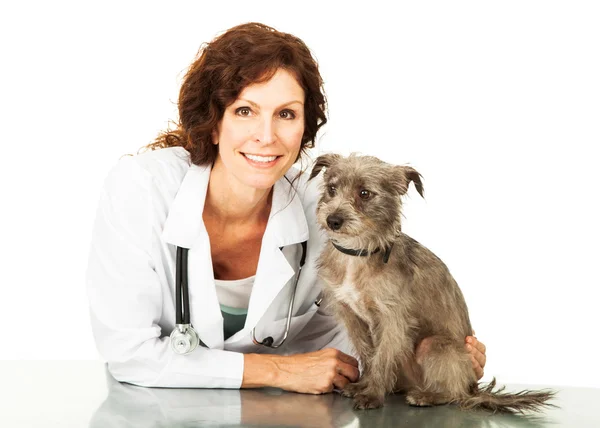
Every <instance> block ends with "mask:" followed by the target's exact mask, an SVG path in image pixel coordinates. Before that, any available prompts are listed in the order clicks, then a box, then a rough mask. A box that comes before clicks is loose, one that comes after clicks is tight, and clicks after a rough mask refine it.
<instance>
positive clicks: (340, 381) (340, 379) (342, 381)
mask: <svg viewBox="0 0 600 428" xmlns="http://www.w3.org/2000/svg"><path fill="white" fill-rule="evenodd" d="M349 383H350V381H349V380H348V378H347V377H345V376H342V375H339V374H338V375H335V376H334V378H333V386H334V387H335V388H336V389H339V390H342V389H344V388H345V387H346V385H348V384H349Z"/></svg>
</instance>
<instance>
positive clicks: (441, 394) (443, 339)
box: [309, 154, 554, 412]
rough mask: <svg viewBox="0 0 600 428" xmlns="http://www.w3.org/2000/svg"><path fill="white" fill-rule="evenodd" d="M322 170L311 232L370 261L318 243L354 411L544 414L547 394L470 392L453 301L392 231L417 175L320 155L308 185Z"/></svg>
mask: <svg viewBox="0 0 600 428" xmlns="http://www.w3.org/2000/svg"><path fill="white" fill-rule="evenodd" d="M324 168H325V173H324V177H323V189H322V195H321V197H320V199H319V202H318V206H317V220H318V222H319V224H320V226H321V227H322V228H323V229H324V230H325V231H326V232H327V234H328V236H329V238H330V240H331V241H333V242H335V244H337V245H338V246H340V247H343V248H346V249H353V250H366V251H368V252H369V253H372V254H369V255H365V256H355V255H348V254H345V253H343V252H341V251H339V250H338V249H336V248H335V247H334V246H333V244H332V243H328V244H327V245H326V247H325V249H324V251H323V252H322V254H321V256H320V259H319V275H320V276H321V277H322V278H323V280H324V282H325V286H324V301H325V302H327V304H328V306H329V307H330V308H331V310H332V312H333V313H334V315H335V316H336V317H337V319H338V320H340V321H341V322H343V323H344V324H345V326H346V328H347V331H348V333H349V335H350V339H351V341H352V343H353V345H354V347H355V349H356V351H357V353H358V355H359V358H360V360H361V363H362V375H361V378H360V380H359V381H358V382H356V383H351V384H349V385H348V386H347V387H346V388H345V389H344V391H343V394H344V395H345V396H348V397H354V402H355V407H357V408H363V409H364V408H376V407H380V406H382V405H383V402H384V397H385V394H386V393H391V392H398V391H402V392H405V393H406V400H407V402H408V403H409V404H411V405H416V406H431V405H437V404H445V403H457V404H460V405H461V406H462V407H463V408H474V407H482V408H486V409H489V410H492V411H507V412H514V411H516V412H522V411H523V410H538V409H539V408H540V407H541V406H544V405H548V404H547V403H546V401H547V400H548V399H549V398H551V397H552V396H553V394H554V393H553V392H552V391H541V392H532V391H522V392H520V393H516V394H504V393H502V394H500V391H497V392H493V388H494V385H495V379H494V380H493V381H492V382H491V383H490V384H489V385H487V386H486V387H485V388H482V387H481V385H479V384H478V382H477V379H476V376H475V373H474V370H473V367H472V363H471V359H470V355H469V353H468V352H467V351H466V349H465V338H466V336H469V335H472V328H471V323H470V321H469V314H468V310H467V305H466V303H465V300H464V298H463V295H462V292H461V291H460V289H459V287H458V285H457V283H456V281H455V280H454V279H453V278H452V275H450V272H449V271H448V268H447V267H446V265H445V264H444V263H443V262H442V261H441V260H440V259H439V258H437V257H436V256H435V255H434V254H433V253H432V252H431V251H429V250H428V249H427V248H425V247H423V246H422V245H420V244H419V243H418V242H417V241H415V240H414V239H412V238H410V237H409V236H407V235H405V234H404V233H402V232H401V231H400V220H401V207H402V204H401V196H402V195H404V194H405V193H406V192H407V190H408V186H409V184H410V182H413V183H414V185H415V187H416V189H417V191H418V192H419V194H421V196H423V185H422V183H421V175H420V174H419V173H418V172H417V171H416V170H414V169H413V168H411V167H407V166H394V165H390V164H387V163H385V162H383V161H381V160H379V159H377V158H375V157H372V156H356V155H354V154H353V155H350V156H349V157H347V158H345V157H342V156H340V155H337V154H327V155H323V156H320V157H319V158H317V160H316V163H315V165H314V167H313V170H312V172H311V175H310V178H309V180H310V179H313V178H314V177H316V176H317V175H318V174H319V173H320V172H321V170H323V169H324ZM365 190H366V191H368V192H366V193H365V192H364V191H365ZM361 192H362V196H361ZM334 229H337V230H334ZM375 251H376V252H375ZM373 252H374V253H373ZM386 253H387V254H386ZM386 256H389V260H387V261H386ZM424 339H425V340H424Z"/></svg>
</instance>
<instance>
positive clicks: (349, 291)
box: [332, 263, 365, 313]
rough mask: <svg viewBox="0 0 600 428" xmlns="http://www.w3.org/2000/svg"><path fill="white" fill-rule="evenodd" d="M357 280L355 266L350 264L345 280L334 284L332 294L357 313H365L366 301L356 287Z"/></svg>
mask: <svg viewBox="0 0 600 428" xmlns="http://www.w3.org/2000/svg"><path fill="white" fill-rule="evenodd" d="M356 279H357V278H356V269H355V266H354V265H353V264H352V263H349V264H348V268H347V270H346V273H345V275H344V278H343V280H342V281H341V282H339V283H338V284H333V286H332V292H333V295H334V297H335V299H336V300H337V301H338V302H340V303H344V304H345V305H347V306H348V307H350V309H352V310H353V311H354V312H356V313H363V312H364V311H365V304H364V299H363V296H362V293H361V292H360V291H359V289H358V288H357V287H356Z"/></svg>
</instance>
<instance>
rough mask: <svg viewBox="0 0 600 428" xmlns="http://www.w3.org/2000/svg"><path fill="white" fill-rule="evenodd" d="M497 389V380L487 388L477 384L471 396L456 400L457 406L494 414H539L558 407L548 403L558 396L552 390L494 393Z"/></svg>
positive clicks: (502, 389) (499, 390)
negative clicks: (527, 412)
mask: <svg viewBox="0 0 600 428" xmlns="http://www.w3.org/2000/svg"><path fill="white" fill-rule="evenodd" d="M495 387H496V378H494V379H492V381H491V382H490V383H488V384H487V385H485V386H483V385H482V384H475V385H474V386H473V389H472V391H471V395H470V396H467V397H464V398H461V399H458V400H456V404H458V405H459V406H460V407H461V408H463V409H486V410H491V411H492V412H494V413H496V412H504V413H524V412H526V411H534V412H539V411H541V410H542V409H544V408H546V407H557V406H556V405H554V404H552V403H549V402H548V400H550V399H552V398H554V397H555V396H556V391H553V390H550V389H546V390H539V391H532V390H529V389H526V390H523V391H520V392H516V393H506V392H502V391H504V388H505V387H501V388H499V389H497V390H496V391H494V388H495Z"/></svg>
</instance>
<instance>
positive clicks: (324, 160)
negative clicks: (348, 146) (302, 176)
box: [308, 153, 340, 181]
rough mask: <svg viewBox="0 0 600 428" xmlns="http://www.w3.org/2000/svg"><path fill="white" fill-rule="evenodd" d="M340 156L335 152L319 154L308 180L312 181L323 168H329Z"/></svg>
mask: <svg viewBox="0 0 600 428" xmlns="http://www.w3.org/2000/svg"><path fill="white" fill-rule="evenodd" d="M339 158H340V155H338V154H335V153H327V154H326V155H321V156H319V157H318V158H317V160H316V162H315V165H314V166H313V169H312V171H311V173H310V177H308V180H309V181H310V180H312V179H313V178H315V177H316V176H317V175H319V173H320V172H321V170H322V169H323V168H329V167H330V166H331V165H333V163H335V161H336V160H338V159H339Z"/></svg>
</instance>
